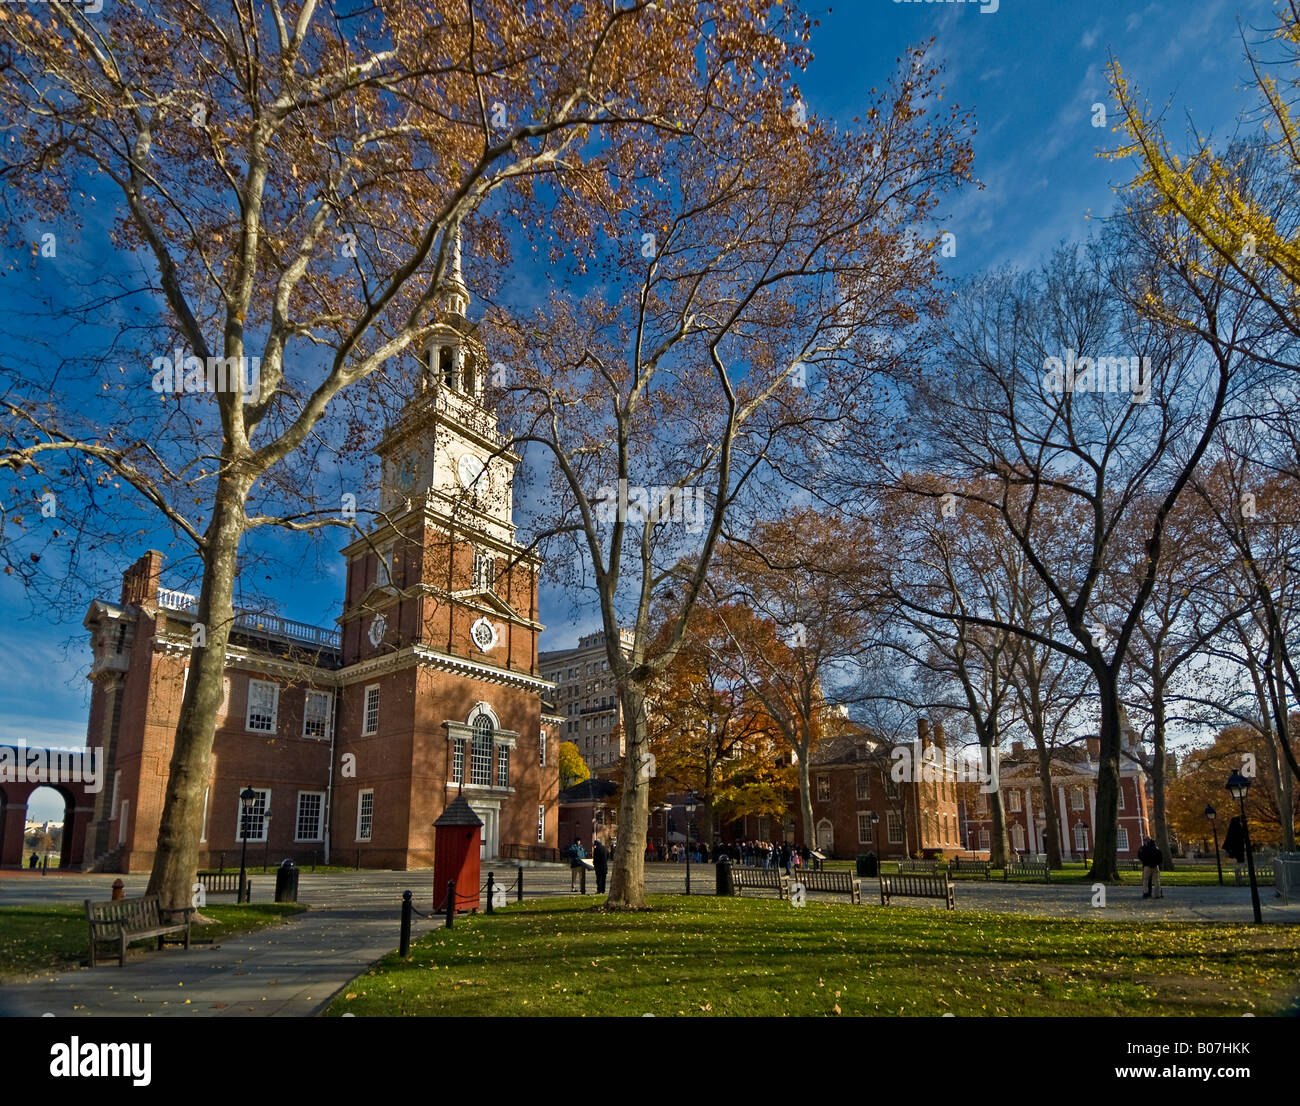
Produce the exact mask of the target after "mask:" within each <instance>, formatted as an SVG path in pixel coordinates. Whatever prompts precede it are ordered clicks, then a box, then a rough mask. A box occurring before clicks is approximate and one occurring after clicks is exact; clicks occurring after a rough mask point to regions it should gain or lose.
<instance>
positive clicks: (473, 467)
mask: <svg viewBox="0 0 1300 1106" xmlns="http://www.w3.org/2000/svg"><path fill="white" fill-rule="evenodd" d="M482 474H483V462H482V461H481V460H480V459H479V458H477V457H475V456H474V454H472V453H462V454H461V455H460V460H459V461H457V462H456V476H457V477H458V478H459V479H460V483H461V487H464V488H469V487H472V486H473V484H474V482H475V481H476V480H477V479H478V478H479V477H480V476H481V475H482Z"/></svg>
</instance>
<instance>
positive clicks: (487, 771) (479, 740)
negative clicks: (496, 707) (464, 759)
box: [469, 714, 492, 787]
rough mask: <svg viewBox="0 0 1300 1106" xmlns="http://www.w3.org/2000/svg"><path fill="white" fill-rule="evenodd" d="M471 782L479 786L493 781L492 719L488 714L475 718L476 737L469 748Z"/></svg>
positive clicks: (485, 785)
mask: <svg viewBox="0 0 1300 1106" xmlns="http://www.w3.org/2000/svg"><path fill="white" fill-rule="evenodd" d="M469 782H470V783H471V784H474V785H477V786H479V787H487V786H488V785H490V784H491V783H492V719H491V718H489V717H488V716H487V715H486V714H480V715H479V716H478V717H477V718H475V719H474V737H473V740H472V741H471V742H470V749H469Z"/></svg>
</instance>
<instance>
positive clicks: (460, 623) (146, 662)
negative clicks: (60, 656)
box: [85, 248, 561, 871]
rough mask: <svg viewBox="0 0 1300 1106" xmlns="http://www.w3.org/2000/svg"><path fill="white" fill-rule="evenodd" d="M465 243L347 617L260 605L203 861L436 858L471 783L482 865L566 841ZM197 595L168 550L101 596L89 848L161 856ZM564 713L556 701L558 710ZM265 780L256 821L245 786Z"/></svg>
mask: <svg viewBox="0 0 1300 1106" xmlns="http://www.w3.org/2000/svg"><path fill="white" fill-rule="evenodd" d="M468 304H469V293H468V290H467V289H466V287H465V284H464V281H463V279H462V277H461V274H460V258H459V248H457V250H456V252H455V257H454V260H453V264H452V271H451V274H450V276H449V279H448V281H447V283H446V285H445V286H444V288H443V289H442V291H441V297H440V314H439V320H440V321H439V325H438V326H437V328H436V331H435V333H434V335H433V336H432V338H431V339H430V341H429V344H428V346H427V347H426V349H425V351H424V355H423V357H422V363H421V373H420V382H419V388H418V392H417V394H416V395H415V396H414V397H413V398H412V399H411V400H410V402H409V403H408V404H407V406H406V407H405V409H404V410H403V411H402V413H401V414H400V416H399V417H398V419H397V420H396V422H395V423H394V424H393V425H391V426H390V427H388V428H387V430H386V432H385V433H384V435H383V437H382V439H381V440H380V442H379V444H378V446H377V448H376V453H377V454H378V456H379V458H380V462H381V465H382V470H381V490H380V513H379V514H378V515H377V516H376V517H377V518H378V519H379V520H380V521H379V523H378V524H377V525H374V526H372V527H371V529H370V530H369V531H368V532H366V533H364V534H363V535H362V536H361V537H360V538H358V540H356V541H354V542H353V543H352V544H350V545H349V546H347V547H346V548H345V549H344V550H343V551H342V556H343V557H344V558H345V560H346V562H347V576H346V585H345V589H344V594H343V597H342V603H341V612H340V615H339V618H338V619H337V629H325V628H318V627H313V626H306V625H303V624H301V623H295V622H292V621H289V620H286V619H282V618H278V617H272V616H264V615H261V614H259V613H257V612H252V611H244V612H241V613H240V614H239V616H238V618H237V622H236V625H235V627H234V630H233V632H232V635H231V639H230V646H229V650H228V656H227V660H226V676H225V697H224V701H223V703H222V706H221V709H220V712H219V716H218V726H217V734H216V740H215V744H214V747H213V753H212V760H211V768H210V776H209V779H208V782H207V787H206V792H205V800H204V814H203V827H204V828H203V844H202V852H201V855H200V864H201V865H205V866H206V865H209V864H216V863H218V862H219V861H220V860H221V859H222V858H223V857H224V860H225V862H226V864H227V865H229V864H231V863H237V854H238V852H239V850H240V848H241V845H242V836H241V834H243V835H246V836H247V838H248V841H249V853H250V856H251V857H252V858H255V859H256V860H257V861H259V862H260V861H261V860H262V859H263V857H264V856H265V857H266V858H268V859H270V860H271V861H272V862H275V861H277V860H279V859H280V858H282V857H286V856H292V857H296V858H298V859H299V860H300V861H301V860H308V859H311V858H317V857H319V858H320V859H322V860H324V859H325V858H327V857H328V858H329V859H330V860H333V861H335V862H344V863H349V862H353V861H356V862H359V863H360V864H361V865H363V866H366V867H379V868H419V867H427V866H430V865H431V864H432V861H433V828H432V826H433V822H434V819H436V818H437V817H438V815H439V814H441V813H442V811H443V809H444V807H445V806H446V804H447V803H448V802H449V801H450V800H451V799H453V798H455V796H456V794H457V793H458V792H460V791H462V790H463V792H464V794H465V797H466V798H467V799H468V800H469V802H470V804H471V806H472V807H473V809H474V810H475V812H476V813H477V814H478V816H479V817H480V818H481V819H482V820H483V823H484V825H483V839H484V845H483V852H484V856H485V857H494V856H511V857H526V856H529V855H531V854H532V852H533V850H537V849H538V848H539V847H540V849H541V850H544V851H550V850H553V849H554V848H555V843H556V834H557V818H558V807H557V797H558V792H559V777H558V754H557V743H558V740H559V736H560V735H559V734H558V733H557V732H556V730H557V727H558V724H559V722H560V721H561V720H560V719H559V718H558V717H556V716H555V715H554V714H552V713H550V706H549V704H548V705H547V706H545V707H544V705H543V696H546V698H547V699H548V700H549V699H550V698H551V696H552V695H553V690H554V689H553V687H552V685H551V684H550V683H549V682H548V681H547V680H546V679H544V677H543V675H542V673H541V670H540V669H539V667H538V652H537V641H538V635H539V634H540V633H541V630H542V626H541V624H540V622H539V621H538V607H537V593H538V574H539V570H540V567H541V566H540V562H539V561H538V559H537V558H536V557H534V556H532V555H531V554H529V553H528V552H527V551H526V550H524V549H523V548H522V547H520V546H519V545H518V544H517V543H516V542H515V540H514V526H513V523H512V517H511V516H512V487H513V478H514V470H515V466H516V465H517V464H518V463H519V460H520V459H519V457H518V456H517V455H516V454H514V453H513V452H512V451H511V449H510V447H509V443H508V442H507V441H506V439H505V438H504V437H503V436H502V435H501V433H500V432H499V430H498V428H497V419H496V415H495V413H494V412H493V411H491V410H490V409H489V408H488V406H487V405H486V403H485V399H484V383H485V372H484V370H485V366H486V365H487V359H486V354H485V351H484V349H483V347H482V345H481V344H480V342H479V339H478V336H477V332H476V329H475V327H474V326H473V324H471V323H470V322H469V321H468V320H467V318H466V316H465V312H466V310H467V308H468ZM196 612H197V602H196V600H195V598H194V597H193V596H190V595H186V594H183V593H181V592H177V591H174V590H171V589H168V588H166V587H164V586H163V581H162V555H161V554H160V553H157V552H154V551H151V552H149V553H146V554H145V555H144V556H143V557H141V558H140V560H138V561H137V562H136V563H135V564H134V565H132V566H131V568H129V569H128V570H127V571H126V573H125V574H124V575H123V580H122V592H121V597H120V600H119V601H118V602H117V603H110V602H107V601H104V600H97V601H95V602H94V603H92V604H91V607H90V610H89V611H88V613H87V615H86V619H85V626H86V628H87V630H89V632H90V635H91V643H92V648H93V651H94V662H93V666H92V669H91V673H90V679H91V681H92V682H93V684H94V689H93V693H92V700H91V708H90V719H89V725H88V738H87V743H88V744H90V745H97V746H100V747H102V748H103V749H104V755H105V757H106V760H107V773H108V779H109V780H110V781H111V783H110V786H108V787H105V788H104V790H103V791H102V792H101V793H100V795H99V797H98V799H97V802H96V809H95V811H94V815H93V818H92V820H91V824H90V827H89V830H88V831H87V848H86V856H87V857H88V858H96V860H97V863H98V866H99V867H101V868H108V869H112V870H119V871H140V870H145V869H148V868H149V867H150V865H151V864H152V861H153V854H154V849H155V843H156V839H157V834H158V826H159V821H160V818H161V814H162V806H163V794H164V788H165V786H166V781H167V776H168V770H169V764H170V759H171V752H172V745H173V740H174V735H175V732H176V727H177V722H178V720H179V717H180V710H181V702H182V696H183V694H184V688H185V684H186V680H187V676H188V669H189V660H190V655H191V649H192V643H193V641H194V639H195V637H196V636H197V635H198V633H199V631H197V630H196V629H195V628H194V623H195V620H196V617H197V614H196ZM544 711H545V714H544ZM248 786H251V787H252V788H254V789H255V791H256V792H257V796H258V797H257V800H256V804H255V806H254V809H253V813H252V814H251V816H248V817H246V818H245V817H244V816H242V815H241V813H240V808H239V799H238V795H239V793H240V791H242V790H243V789H244V788H245V787H248Z"/></svg>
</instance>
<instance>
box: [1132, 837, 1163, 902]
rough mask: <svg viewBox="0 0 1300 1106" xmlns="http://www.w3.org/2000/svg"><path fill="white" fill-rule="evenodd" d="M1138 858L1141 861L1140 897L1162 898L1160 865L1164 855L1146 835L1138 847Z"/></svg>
mask: <svg viewBox="0 0 1300 1106" xmlns="http://www.w3.org/2000/svg"><path fill="white" fill-rule="evenodd" d="M1138 859H1139V860H1140V861H1142V897H1143V898H1144V899H1150V898H1157V899H1163V898H1164V897H1165V894H1164V892H1163V891H1161V890H1160V865H1161V864H1162V863H1163V862H1164V859H1165V856H1164V853H1162V852H1161V851H1160V846H1159V845H1157V844H1156V843H1155V842H1154V841H1152V840H1151V838H1149V837H1148V838H1147V839H1146V840H1145V841H1144V842H1142V847H1141V848H1140V849H1138Z"/></svg>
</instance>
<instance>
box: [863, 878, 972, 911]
mask: <svg viewBox="0 0 1300 1106" xmlns="http://www.w3.org/2000/svg"><path fill="white" fill-rule="evenodd" d="M895 895H898V896H900V897H905V898H913V899H943V900H944V901H945V902H946V903H947V904H948V909H949V910H953V909H955V906H954V904H953V896H952V880H951V879H949V878H948V876H947V874H946V873H944V874H940V875H929V876H927V875H911V874H907V875H897V876H886V875H881V876H880V905H881V906H888V905H889V900H890V899H891V898H892V897H893V896H895Z"/></svg>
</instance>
